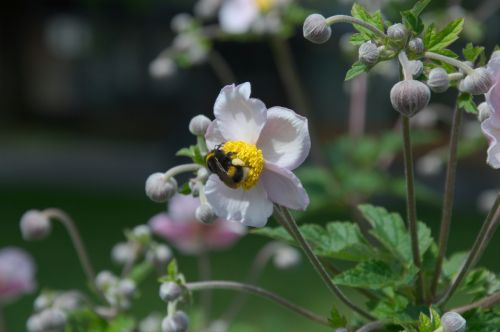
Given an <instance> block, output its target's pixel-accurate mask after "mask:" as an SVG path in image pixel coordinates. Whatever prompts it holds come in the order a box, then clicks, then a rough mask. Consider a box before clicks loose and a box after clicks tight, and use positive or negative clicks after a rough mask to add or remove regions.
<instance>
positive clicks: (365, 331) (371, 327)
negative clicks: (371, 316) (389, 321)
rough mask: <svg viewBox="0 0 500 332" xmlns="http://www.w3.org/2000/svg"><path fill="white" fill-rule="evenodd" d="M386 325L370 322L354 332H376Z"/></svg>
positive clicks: (379, 322)
mask: <svg viewBox="0 0 500 332" xmlns="http://www.w3.org/2000/svg"><path fill="white" fill-rule="evenodd" d="M385 325H386V324H385V323H384V322H382V321H380V320H376V321H374V322H370V323H368V324H366V325H363V326H362V327H361V328H359V329H357V330H356V332H371V331H376V330H380V329H381V328H383V327H384V326H385Z"/></svg>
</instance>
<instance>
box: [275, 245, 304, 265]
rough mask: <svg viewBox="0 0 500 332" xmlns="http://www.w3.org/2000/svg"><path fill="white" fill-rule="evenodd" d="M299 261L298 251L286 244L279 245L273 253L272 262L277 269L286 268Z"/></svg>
mask: <svg viewBox="0 0 500 332" xmlns="http://www.w3.org/2000/svg"><path fill="white" fill-rule="evenodd" d="M299 262H300V253H299V251H298V250H297V249H295V248H292V247H290V246H288V245H283V246H280V247H279V248H278V249H277V250H276V253H275V254H274V258H273V263H274V265H275V266H276V267H277V268H278V269H288V268H291V267H293V266H295V265H297V264H298V263H299Z"/></svg>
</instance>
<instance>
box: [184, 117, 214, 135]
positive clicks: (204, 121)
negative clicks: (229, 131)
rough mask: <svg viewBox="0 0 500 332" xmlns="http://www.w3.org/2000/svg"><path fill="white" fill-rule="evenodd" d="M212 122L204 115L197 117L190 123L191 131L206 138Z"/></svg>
mask: <svg viewBox="0 0 500 332" xmlns="http://www.w3.org/2000/svg"><path fill="white" fill-rule="evenodd" d="M211 123H212V121H211V120H210V119H209V118H208V117H206V116H205V115H203V114H199V115H196V116H195V117H193V118H192V119H191V121H189V131H190V132H191V134H193V135H196V136H205V133H206V132H207V129H208V126H210V124H211Z"/></svg>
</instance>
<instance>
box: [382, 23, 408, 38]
mask: <svg viewBox="0 0 500 332" xmlns="http://www.w3.org/2000/svg"><path fill="white" fill-rule="evenodd" d="M407 34H408V30H407V29H406V27H405V26H404V24H401V23H396V24H393V25H391V26H390V27H389V28H387V36H389V38H391V39H392V40H394V41H396V42H401V41H403V40H404V39H405V38H406V35H407Z"/></svg>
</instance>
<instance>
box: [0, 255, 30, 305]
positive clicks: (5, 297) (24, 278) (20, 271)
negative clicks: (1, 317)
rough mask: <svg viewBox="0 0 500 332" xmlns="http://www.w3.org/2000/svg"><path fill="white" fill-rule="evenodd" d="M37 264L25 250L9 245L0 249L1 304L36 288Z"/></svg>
mask: <svg viewBox="0 0 500 332" xmlns="http://www.w3.org/2000/svg"><path fill="white" fill-rule="evenodd" d="M34 274H35V266H34V263H33V260H32V258H31V257H30V256H29V255H28V254H27V253H26V252H24V251H23V250H21V249H18V248H14V247H9V248H5V249H1V250H0V304H2V303H6V302H11V301H13V300H15V299H16V298H18V297H19V296H21V295H23V294H27V293H30V292H32V291H33V290H34V289H35V281H34Z"/></svg>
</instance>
